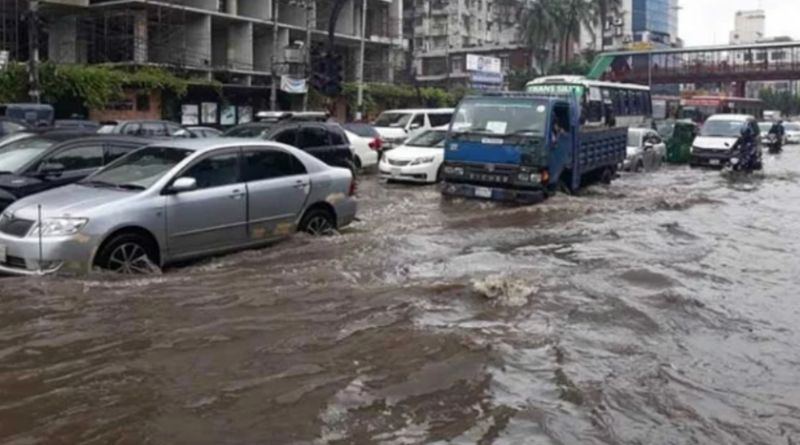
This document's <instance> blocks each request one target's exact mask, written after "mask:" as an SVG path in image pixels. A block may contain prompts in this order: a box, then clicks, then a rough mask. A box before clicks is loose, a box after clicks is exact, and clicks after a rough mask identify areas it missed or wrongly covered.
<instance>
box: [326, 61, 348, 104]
mask: <svg viewBox="0 0 800 445" xmlns="http://www.w3.org/2000/svg"><path fill="white" fill-rule="evenodd" d="M343 62H344V60H343V57H342V55H341V54H338V53H333V54H328V66H327V70H328V85H327V88H326V92H325V94H327V95H328V96H338V95H340V94H342V82H343V81H344V78H343V77H342V68H343V65H344V63H343Z"/></svg>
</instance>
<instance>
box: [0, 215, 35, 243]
mask: <svg viewBox="0 0 800 445" xmlns="http://www.w3.org/2000/svg"><path fill="white" fill-rule="evenodd" d="M33 224H34V221H30V220H27V219H19V218H11V217H10V216H8V215H2V216H0V233H5V234H6V235H11V236H16V237H19V238H22V237H24V236H25V235H27V234H28V231H29V230H31V227H33Z"/></svg>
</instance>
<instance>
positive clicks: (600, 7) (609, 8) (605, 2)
mask: <svg viewBox="0 0 800 445" xmlns="http://www.w3.org/2000/svg"><path fill="white" fill-rule="evenodd" d="M591 2H592V8H593V9H594V12H595V14H596V21H595V24H596V25H600V51H601V52H602V51H604V50H605V48H606V42H605V38H604V35H603V34H604V32H605V30H606V20H607V19H608V16H609V14H611V13H618V12H619V11H620V10H621V9H622V0H591ZM589 29H592V33H594V28H593V27H592V28H589ZM595 37H596V36H595Z"/></svg>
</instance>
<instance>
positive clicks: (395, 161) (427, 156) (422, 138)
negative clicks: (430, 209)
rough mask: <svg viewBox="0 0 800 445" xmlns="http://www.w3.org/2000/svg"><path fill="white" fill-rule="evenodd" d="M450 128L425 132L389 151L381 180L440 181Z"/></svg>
mask: <svg viewBox="0 0 800 445" xmlns="http://www.w3.org/2000/svg"><path fill="white" fill-rule="evenodd" d="M446 136H447V128H443V127H439V128H432V129H429V130H424V131H423V132H421V133H420V134H418V135H416V136H414V137H412V138H410V139H409V140H408V141H406V143H405V144H403V145H401V146H399V147H397V148H395V149H394V150H391V151H387V152H386V153H385V154H384V155H383V158H382V159H381V163H380V165H379V166H378V171H379V172H380V176H381V178H382V179H386V180H390V181H407V182H422V183H435V182H438V181H439V179H440V178H441V167H442V163H443V162H444V140H445V137H446Z"/></svg>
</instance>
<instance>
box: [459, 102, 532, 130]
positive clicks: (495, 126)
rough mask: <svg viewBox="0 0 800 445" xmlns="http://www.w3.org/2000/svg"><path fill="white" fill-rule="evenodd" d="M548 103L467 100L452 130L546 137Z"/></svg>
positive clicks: (462, 105) (461, 106)
mask: <svg viewBox="0 0 800 445" xmlns="http://www.w3.org/2000/svg"><path fill="white" fill-rule="evenodd" d="M546 121H547V105H546V102H545V101H543V100H540V99H529V98H509V97H480V98H472V99H464V100H463V101H462V102H461V105H460V106H459V107H458V110H457V111H456V117H455V119H454V121H453V128H452V130H453V131H454V132H457V133H473V132H474V133H489V134H496V135H511V134H533V135H537V136H543V135H544V132H545V122H546Z"/></svg>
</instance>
